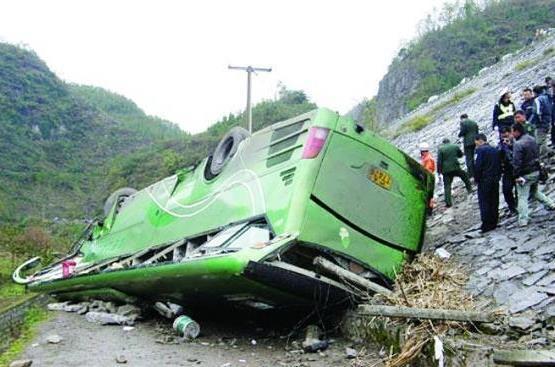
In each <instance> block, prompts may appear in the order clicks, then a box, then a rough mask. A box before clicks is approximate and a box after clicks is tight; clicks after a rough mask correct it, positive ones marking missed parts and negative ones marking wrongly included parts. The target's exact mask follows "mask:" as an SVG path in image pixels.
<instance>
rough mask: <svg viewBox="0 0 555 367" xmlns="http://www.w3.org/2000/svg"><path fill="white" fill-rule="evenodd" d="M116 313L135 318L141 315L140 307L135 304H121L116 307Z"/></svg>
mask: <svg viewBox="0 0 555 367" xmlns="http://www.w3.org/2000/svg"><path fill="white" fill-rule="evenodd" d="M116 313H117V314H118V315H121V316H128V317H132V318H135V319H137V318H139V316H140V315H141V309H140V308H139V307H137V306H135V305H123V306H119V307H118V309H117V311H116Z"/></svg>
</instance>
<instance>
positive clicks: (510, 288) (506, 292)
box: [493, 282, 520, 305]
mask: <svg viewBox="0 0 555 367" xmlns="http://www.w3.org/2000/svg"><path fill="white" fill-rule="evenodd" d="M518 292H520V289H519V288H518V287H517V286H516V285H515V284H514V283H512V282H505V283H502V284H501V285H500V286H499V287H498V288H497V289H496V290H495V291H494V292H493V298H495V302H497V303H498V304H500V305H504V304H507V303H508V302H509V300H510V299H511V297H512V296H513V295H514V294H515V293H518Z"/></svg>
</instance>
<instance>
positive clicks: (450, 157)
mask: <svg viewBox="0 0 555 367" xmlns="http://www.w3.org/2000/svg"><path fill="white" fill-rule="evenodd" d="M462 156H463V152H462V151H461V148H459V146H458V145H455V144H451V142H450V141H449V139H443V144H442V145H441V146H440V147H439V152H438V155H437V172H438V173H439V174H440V175H443V189H444V195H445V205H446V206H447V207H448V208H449V207H451V206H452V205H453V202H452V200H451V184H452V183H453V179H454V178H455V177H459V178H460V179H461V180H462V181H463V182H464V186H465V187H466V191H467V192H468V193H469V194H470V193H471V192H472V185H471V184H470V180H469V179H468V176H467V175H466V172H465V171H463V170H462V169H461V166H460V164H459V158H461V157H462Z"/></svg>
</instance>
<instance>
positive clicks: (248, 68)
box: [228, 65, 272, 134]
mask: <svg viewBox="0 0 555 367" xmlns="http://www.w3.org/2000/svg"><path fill="white" fill-rule="evenodd" d="M228 69H231V70H243V71H246V72H247V111H246V112H247V125H248V127H249V133H251V134H252V109H251V84H252V83H251V79H252V77H251V74H252V73H253V72H254V73H255V74H256V72H257V71H265V72H268V73H269V72H270V71H272V68H256V67H252V66H250V65H249V66H231V65H228Z"/></svg>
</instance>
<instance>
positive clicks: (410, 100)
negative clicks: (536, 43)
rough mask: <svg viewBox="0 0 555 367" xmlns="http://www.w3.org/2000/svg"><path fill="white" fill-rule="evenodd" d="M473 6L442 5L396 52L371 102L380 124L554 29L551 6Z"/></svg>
mask: <svg viewBox="0 0 555 367" xmlns="http://www.w3.org/2000/svg"><path fill="white" fill-rule="evenodd" d="M480 3H482V4H484V2H480ZM459 4H461V5H459ZM476 4H477V2H476V1H474V0H466V1H464V2H450V3H446V4H445V5H444V7H443V10H442V11H441V13H439V14H436V15H435V16H430V17H428V18H427V19H425V20H423V21H422V24H421V33H422V35H421V36H420V37H418V38H417V39H414V40H413V41H411V42H410V43H409V44H408V45H407V46H406V47H403V48H401V49H400V51H399V53H398V54H397V56H396V57H395V59H394V60H393V62H392V63H391V65H390V66H389V70H388V72H387V74H386V75H385V76H384V77H383V79H382V80H381V82H380V86H379V90H378V94H377V96H376V98H375V102H376V105H375V108H376V118H377V119H378V121H379V122H381V123H382V124H387V123H389V122H391V121H393V120H395V119H396V118H398V117H400V116H402V115H404V114H406V113H407V112H409V111H412V110H414V109H415V108H416V107H417V106H419V105H420V104H421V103H423V102H426V101H427V100H428V98H429V97H430V96H433V95H437V94H439V93H441V92H444V91H446V90H448V89H450V88H451V87H453V86H455V85H457V84H458V83H459V82H460V81H461V80H462V79H463V78H465V77H468V76H472V75H474V74H476V73H477V72H478V71H479V70H480V69H482V68H484V67H486V66H489V65H492V64H494V63H496V62H497V61H499V60H500V59H501V57H502V56H504V55H505V54H508V53H511V52H514V51H516V50H518V49H520V48H522V47H524V46H526V45H527V44H529V43H530V42H531V41H532V40H533V39H534V35H535V32H536V30H538V29H541V28H550V27H555V1H553V0H489V1H486V2H485V5H483V6H482V7H479V6H478V5H476Z"/></svg>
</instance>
